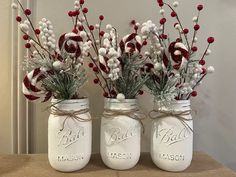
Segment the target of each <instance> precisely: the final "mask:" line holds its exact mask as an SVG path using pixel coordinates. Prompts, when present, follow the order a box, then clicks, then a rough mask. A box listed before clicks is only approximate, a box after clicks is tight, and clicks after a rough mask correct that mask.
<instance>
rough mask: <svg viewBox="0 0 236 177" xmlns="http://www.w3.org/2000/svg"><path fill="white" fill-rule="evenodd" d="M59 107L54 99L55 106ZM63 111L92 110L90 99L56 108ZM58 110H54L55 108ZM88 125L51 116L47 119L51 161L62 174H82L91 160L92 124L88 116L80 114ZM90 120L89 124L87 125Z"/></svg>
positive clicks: (64, 117)
mask: <svg viewBox="0 0 236 177" xmlns="http://www.w3.org/2000/svg"><path fill="white" fill-rule="evenodd" d="M55 103H58V100H55V99H53V100H52V104H55ZM55 106H56V107H57V108H58V109H60V110H62V111H71V112H75V111H81V110H86V109H88V108H89V101H88V99H78V100H65V101H62V102H60V103H58V104H56V105H55ZM52 109H54V110H55V108H53V107H52ZM77 116H78V117H80V118H82V119H84V120H85V121H83V122H82V121H78V120H75V119H74V118H71V117H68V116H58V115H54V114H52V113H51V115H50V116H49V119H48V159H49V162H50V165H51V166H52V167H53V168H54V169H56V170H58V171H62V172H72V171H76V170H80V169H82V168H83V167H85V166H86V164H87V163H88V162H89V160H90V156H91V146H92V121H91V116H90V114H89V112H86V113H82V114H78V115H77ZM86 120H88V121H86Z"/></svg>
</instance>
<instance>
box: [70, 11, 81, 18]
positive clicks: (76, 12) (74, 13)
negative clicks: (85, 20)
mask: <svg viewBox="0 0 236 177" xmlns="http://www.w3.org/2000/svg"><path fill="white" fill-rule="evenodd" d="M72 14H73V16H74V17H76V16H77V15H79V14H80V12H79V11H78V10H75V11H73V12H72Z"/></svg>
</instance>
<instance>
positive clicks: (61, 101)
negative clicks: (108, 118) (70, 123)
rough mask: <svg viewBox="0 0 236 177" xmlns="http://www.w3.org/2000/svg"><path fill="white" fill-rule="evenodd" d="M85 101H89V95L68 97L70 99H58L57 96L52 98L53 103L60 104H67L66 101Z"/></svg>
mask: <svg viewBox="0 0 236 177" xmlns="http://www.w3.org/2000/svg"><path fill="white" fill-rule="evenodd" d="M84 101H88V98H87V97H84V98H80V99H68V100H61V99H56V98H52V100H51V103H57V102H58V104H65V103H75V102H76V103H81V102H84Z"/></svg>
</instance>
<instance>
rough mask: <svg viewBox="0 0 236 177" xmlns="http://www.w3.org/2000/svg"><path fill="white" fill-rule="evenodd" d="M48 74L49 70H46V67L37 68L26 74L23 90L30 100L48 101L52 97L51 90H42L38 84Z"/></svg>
mask: <svg viewBox="0 0 236 177" xmlns="http://www.w3.org/2000/svg"><path fill="white" fill-rule="evenodd" d="M48 74H49V71H46V70H45V68H36V69H34V70H32V71H31V72H29V73H28V74H27V75H26V76H25V78H24V80H23V83H22V92H23V94H24V96H25V97H26V98H27V99H28V100H30V101H36V100H40V101H41V102H46V101H48V100H49V99H50V98H51V96H52V93H51V92H46V91H43V90H40V89H39V88H38V87H37V86H36V85H37V84H38V83H39V82H40V81H41V80H42V79H44V78H46V77H47V75H48Z"/></svg>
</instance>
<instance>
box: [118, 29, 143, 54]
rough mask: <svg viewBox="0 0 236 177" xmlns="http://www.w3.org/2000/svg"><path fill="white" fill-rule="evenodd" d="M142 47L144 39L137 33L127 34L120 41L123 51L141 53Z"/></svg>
mask: <svg viewBox="0 0 236 177" xmlns="http://www.w3.org/2000/svg"><path fill="white" fill-rule="evenodd" d="M141 48H142V39H141V37H140V36H139V35H137V34H136V33H132V34H129V35H127V36H125V37H124V38H123V39H122V40H121V42H120V49H121V52H122V53H123V52H126V53H140V52H141Z"/></svg>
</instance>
